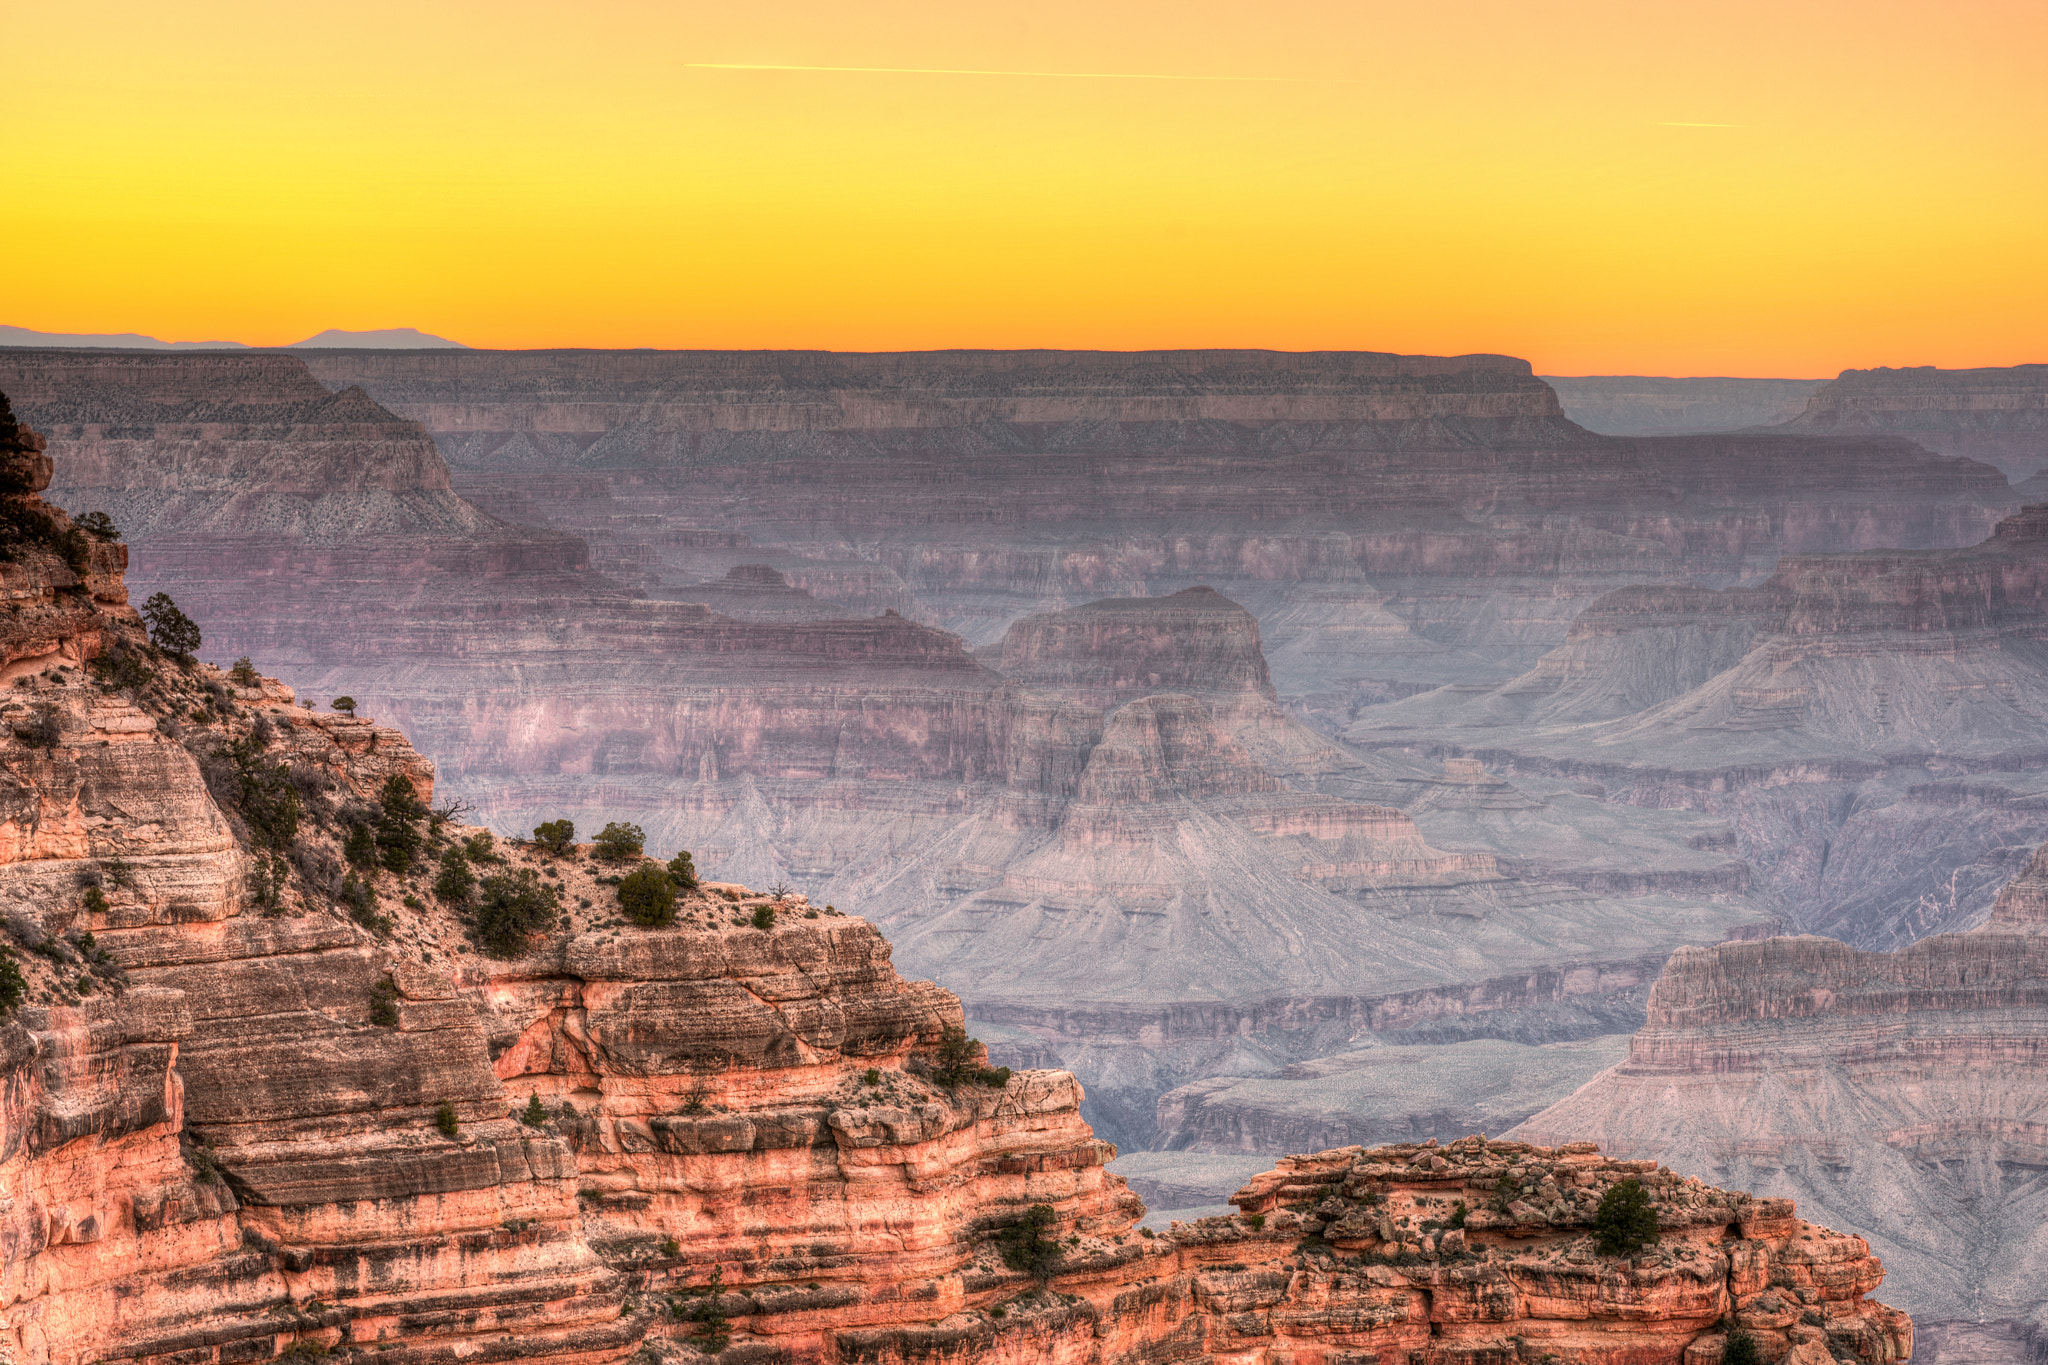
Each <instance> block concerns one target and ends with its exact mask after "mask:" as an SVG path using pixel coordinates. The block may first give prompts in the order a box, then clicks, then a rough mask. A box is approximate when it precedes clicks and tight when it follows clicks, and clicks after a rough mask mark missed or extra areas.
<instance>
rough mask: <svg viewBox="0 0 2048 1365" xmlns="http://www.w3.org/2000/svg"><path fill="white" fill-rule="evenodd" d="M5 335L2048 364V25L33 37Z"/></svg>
mask: <svg viewBox="0 0 2048 1365" xmlns="http://www.w3.org/2000/svg"><path fill="white" fill-rule="evenodd" d="M0 50H4V51H5V52H7V53H8V56H9V69H10V70H11V71H13V72H14V73H15V77H14V83H13V85H12V87H11V91H10V98H9V104H8V109H7V112H6V114H5V116H4V123H0V127H4V129H5V134H6V136H5V139H4V145H5V148H6V158H7V162H8V169H9V171H10V178H11V182H12V191H13V192H12V194H11V195H10V196H9V207H8V211H7V213H6V214H5V215H0V322H7V323H13V324H15V325H17V326H24V327H34V328H39V329H42V330H45V331H74V332H83V331H92V332H102V331H141V332H146V333H149V334H152V335H156V336H161V337H165V338H167V339H206V338H215V337H229V338H234V339H238V340H243V341H250V342H257V343H273V344H274V343H281V342H288V341H294V340H297V339H299V338H301V337H304V336H307V335H310V334H311V333H313V332H316V331H319V330H321V329H322V328H326V327H344V328H351V329H362V328H372V327H389V326H417V327H420V328H422V329H424V330H426V331H430V332H437V333H440V334H443V335H446V336H451V337H455V338H457V339H459V340H461V341H464V342H467V343H469V344H471V345H476V346H510V347H522V346H675V347H829V348H834V349H847V350H868V349H899V348H926V347H940V346H989V347H1002V346H1062V347H1104V348H1116V349H1121V348H1130V347H1149V346H1262V347H1275V348H1280V349H1287V350H1297V349H1318V348H1359V349H1369V350H1398V351H1417V352H1461V351H1502V352H1507V353H1510V354H1515V355H1522V356H1527V357H1528V358H1530V359H1531V360H1533V361H1534V362H1535V363H1536V365H1537V368H1538V369H1539V370H1540V371H1543V372H1548V373H1558V374H1574V373H1617V372H1633V373H1653V374H1655V373H1665V374H1783V375H1824V374H1832V373H1834V372H1835V371H1836V370H1839V369H1841V368H1844V367H1846V366H1863V365H1878V364H1894V365H1899V364H1939V365H2005V364H2014V363H2019V362H2025V361H2041V360H2048V335H2044V332H2048V328H2044V325H2043V322H2042V319H2044V318H2048V174H2044V168H2048V81H2043V80H2042V79H2041V78H2040V69H2041V68H2040V63H2041V60H2042V57H2043V54H2044V53H2048V6H2044V5H2042V4H2040V3H2038V0H1975V2H1973V0H1956V3H1948V4H1942V5H1935V4H1932V3H1902V2H1901V0H1860V3H1847V2H1846V0H1841V2H1837V0H1801V3H1799V4H1796V5H1785V4H1782V3H1762V2H1761V0H1718V2H1717V3H1712V4H1705V3H1699V4H1693V3H1670V4H1656V5H1648V4H1643V3H1641V0H1578V2H1576V3H1565V2H1564V0H1553V3H1548V4H1545V3H1540V2H1532V0H1513V3H1508V2H1507V0H1433V2H1432V3H1430V4H1415V3H1413V0H1406V3H1403V4H1400V5H1393V4H1378V3H1341V2H1340V0H1262V3H1259V4H1248V3H1245V4H1237V3H1233V4H1223V3H1204V0H1173V2H1172V3H1167V2H1166V0H1160V2H1159V3H1131V2H1129V0H1090V3H1085V4H1084V3H1078V2H1075V3H1069V2H1068V0H1041V2H1040V3H1035V4H1032V5H1020V6H1001V7H998V6H976V5H961V4H958V3H957V2H956V0H954V2H949V3H925V2H923V0H915V2H913V0H881V2H880V3H867V4H861V5H846V4H843V3H825V0H755V3H752V4H748V5H743V6H734V5H719V6H712V5H708V4H687V3H630V2H629V0H614V2H612V3H606V4H599V5H590V6H569V5H562V4H559V3H554V4H538V3H524V2H523V0H491V3H468V2H467V0H447V2H444V3H433V2H432V0H424V2H423V0H413V2H412V3H407V4H394V3H382V2H381V0H366V2H364V3H357V4H353V5H348V6H341V7H335V6H301V5H279V4H276V3H275V0H263V2H262V3H207V2H205V0H193V3H189V4H184V5H162V4H142V3H130V2H129V0H67V3H65V4H62V5H32V4H28V3H20V2H17V0H0Z"/></svg>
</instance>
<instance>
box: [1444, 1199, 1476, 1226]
mask: <svg viewBox="0 0 2048 1365" xmlns="http://www.w3.org/2000/svg"><path fill="white" fill-rule="evenodd" d="M1470 1213H1471V1210H1469V1209H1467V1208H1466V1207H1465V1201H1464V1200H1462V1199H1460V1200H1459V1201H1458V1202H1457V1203H1455V1204H1453V1205H1451V1217H1450V1221H1449V1222H1447V1223H1445V1224H1444V1226H1445V1227H1452V1228H1461V1227H1464V1226H1465V1219H1466V1218H1467V1217H1468V1216H1469V1215H1470Z"/></svg>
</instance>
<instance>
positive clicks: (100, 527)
mask: <svg viewBox="0 0 2048 1365" xmlns="http://www.w3.org/2000/svg"><path fill="white" fill-rule="evenodd" d="M78 529H79V530H81V531H83V532H85V533H86V534H87V535H89V536H98V537H99V538H100V539H101V540H119V539H120V538H121V533H120V531H119V530H117V529H115V526H114V519H113V518H112V517H110V516H108V515H107V514H106V513H105V512H87V513H86V514H85V515H84V516H82V517H80V518H79V519H78Z"/></svg>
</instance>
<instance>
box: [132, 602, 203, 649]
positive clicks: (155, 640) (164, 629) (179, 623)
mask: <svg viewBox="0 0 2048 1365" xmlns="http://www.w3.org/2000/svg"><path fill="white" fill-rule="evenodd" d="M142 619H143V620H144V621H146V622H148V623H149V642H150V643H151V644H153V645H155V646H156V647H157V648H158V649H160V650H162V651H163V652H164V653H166V654H170V655H173V656H175V657H177V658H179V659H190V658H191V657H192V656H193V654H195V653H197V652H198V650H199V646H200V645H201V644H203V643H204V637H203V636H202V635H200V633H199V627H198V626H197V625H195V624H194V623H193V621H192V618H191V617H189V616H187V615H186V614H185V613H184V612H182V611H179V610H178V604H177V603H176V602H173V601H172V600H171V595H170V594H169V593H167V592H159V593H152V594H150V598H149V600H148V601H147V602H144V603H143V604H142Z"/></svg>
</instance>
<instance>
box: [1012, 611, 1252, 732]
mask: <svg viewBox="0 0 2048 1365" xmlns="http://www.w3.org/2000/svg"><path fill="white" fill-rule="evenodd" d="M997 667H998V668H999V669H1001V671H1002V673H1003V675H1004V676H1005V677H1009V678H1015V679H1016V680H1017V681H1019V682H1022V683H1028V684H1031V685H1033V686H1039V687H1055V688H1058V689H1059V690H1060V691H1062V692H1067V693H1070V694H1072V695H1073V696H1074V697H1075V698H1076V699H1077V700H1080V701H1084V702H1087V703H1088V704H1090V705H1093V706H1104V707H1107V706H1114V705H1116V704H1118V703H1120V702H1124V701H1128V700H1130V699H1131V698H1132V697H1138V696H1143V695H1145V694H1146V693H1148V692H1162V691H1165V692H1227V693H1242V692H1249V693H1256V694H1258V695H1261V696H1263V697H1265V698H1267V699H1268V700H1270V699H1271V698H1272V696H1273V683H1272V680H1271V678H1270V676H1269V675H1268V673H1267V671H1266V656H1265V654H1264V653H1263V652H1262V651H1261V650H1260V648H1259V623H1258V620H1257V618H1256V617H1254V616H1253V615H1252V614H1251V613H1250V612H1248V611H1246V610H1245V609H1244V608H1243V607H1240V606H1238V605H1237V603H1235V602H1232V601H1231V600H1230V599H1229V598H1227V597H1224V596H1223V595H1222V594H1221V593H1219V592H1217V591H1216V590H1215V589H1214V588H1211V587H1208V586H1206V585H1205V586H1200V587H1193V588H1186V589H1183V590H1182V591H1180V592H1177V593H1175V594H1173V595H1172V596H1171V597H1165V598H1155V597H1139V598H1106V599H1104V600H1103V601H1100V602H1090V603H1088V604H1087V605H1086V606H1082V607H1074V608H1071V609H1069V610H1067V611H1059V612H1047V613H1044V614H1042V615H1038V616H1027V617H1025V618H1024V619H1023V620H1021V621H1018V622H1017V623H1016V624H1014V625H1012V626H1011V627H1010V628H1009V630H1008V631H1006V632H1005V633H1004V635H1003V649H1002V656H1001V661H1000V662H999V663H998V664H997Z"/></svg>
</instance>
